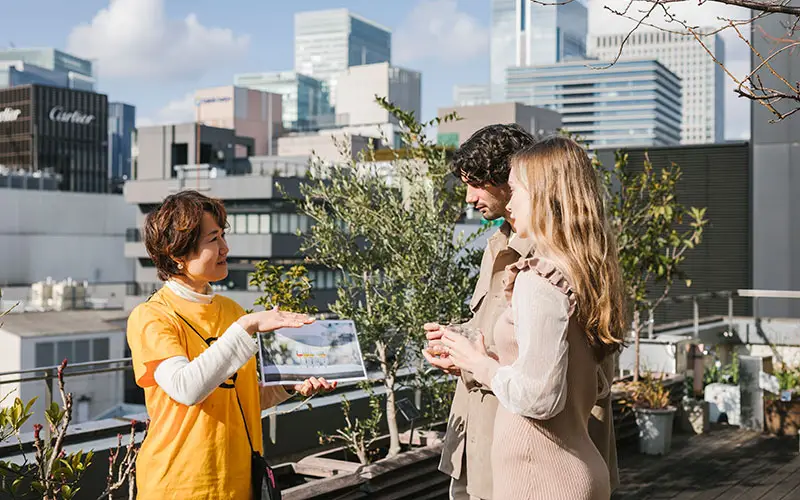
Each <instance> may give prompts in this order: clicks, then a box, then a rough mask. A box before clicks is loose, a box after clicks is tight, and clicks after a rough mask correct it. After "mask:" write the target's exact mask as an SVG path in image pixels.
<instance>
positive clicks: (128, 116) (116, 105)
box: [108, 102, 136, 193]
mask: <svg viewBox="0 0 800 500" xmlns="http://www.w3.org/2000/svg"><path fill="white" fill-rule="evenodd" d="M135 132H136V108H135V107H134V106H131V105H130V104H125V103H122V102H110V103H108V178H109V181H110V182H111V190H112V191H113V192H116V193H121V192H122V184H123V183H124V182H125V181H126V180H128V179H130V178H131V174H132V168H133V156H132V155H133V137H134V134H135Z"/></svg>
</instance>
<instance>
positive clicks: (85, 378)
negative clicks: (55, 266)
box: [17, 313, 127, 432]
mask: <svg viewBox="0 0 800 500" xmlns="http://www.w3.org/2000/svg"><path fill="white" fill-rule="evenodd" d="M31 314H36V313H31ZM97 338H108V339H109V359H121V358H124V357H125V346H126V345H127V340H126V338H125V332H123V331H122V330H118V331H110V332H104V333H93V334H84V335H81V334H74V335H62V336H47V337H25V338H22V339H21V344H20V349H18V351H17V352H18V353H19V356H20V360H21V369H22V370H27V369H31V368H36V361H35V354H36V344H37V343H39V342H59V341H76V340H87V339H88V340H91V339H97ZM20 385H21V387H20V390H19V394H20V397H21V398H22V400H23V401H29V400H30V399H32V398H37V399H36V403H34V405H33V407H32V410H33V417H31V419H30V420H29V421H28V422H27V423H26V424H25V427H24V428H23V432H28V431H30V430H32V429H33V424H36V423H39V424H44V423H45V419H44V416H43V415H44V410H45V401H46V389H45V382H44V381H34V382H26V383H24V384H20ZM65 388H66V391H67V392H71V393H72V401H73V405H74V406H73V412H75V411H77V404H78V400H79V399H80V398H81V396H87V397H89V398H91V401H90V402H89V419H92V418H94V417H95V416H96V415H98V414H100V413H102V412H104V411H105V410H108V409H109V408H111V407H113V406H116V405H118V404H121V403H123V402H124V398H125V372H123V371H120V372H109V373H99V374H95V375H80V376H75V377H69V376H67V377H66V378H65ZM53 401H55V402H57V403H59V404H61V403H62V401H61V396H60V395H59V393H58V384H57V383H56V382H55V381H54V383H53ZM73 415H75V414H73Z"/></svg>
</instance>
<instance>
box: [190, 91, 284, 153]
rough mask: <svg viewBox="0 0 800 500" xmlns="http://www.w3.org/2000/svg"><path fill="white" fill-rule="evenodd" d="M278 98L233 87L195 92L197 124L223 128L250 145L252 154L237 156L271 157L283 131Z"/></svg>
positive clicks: (279, 96) (266, 93) (272, 94)
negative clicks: (251, 141)
mask: <svg viewBox="0 0 800 500" xmlns="http://www.w3.org/2000/svg"><path fill="white" fill-rule="evenodd" d="M282 109H283V108H282V96H281V95H280V94H275V93H270V92H262V91H260V90H252V89H245V88H241V87H236V86H232V85H229V86H225V87H214V88H209V89H202V90H198V91H197V92H195V119H196V121H197V122H198V123H201V124H204V125H210V126H212V127H216V128H227V129H232V130H234V131H235V133H236V135H238V136H241V137H250V138H252V139H253V141H254V149H253V151H250V152H247V151H244V150H243V149H242V148H239V149H238V151H237V152H236V154H237V155H238V156H249V155H253V154H255V155H273V154H275V153H276V149H277V139H278V137H280V135H281V132H282V130H283V118H282Z"/></svg>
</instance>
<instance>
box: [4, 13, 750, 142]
mask: <svg viewBox="0 0 800 500" xmlns="http://www.w3.org/2000/svg"><path fill="white" fill-rule="evenodd" d="M615 1H619V0H590V1H589V5H590V13H591V15H590V30H591V31H596V32H600V31H602V32H609V31H615V30H617V31H622V30H623V29H624V27H625V24H624V20H615V19H611V18H609V17H608V15H607V14H604V13H603V9H602V5H600V4H608V3H610V2H615ZM0 4H2V11H3V14H4V16H3V17H4V18H5V19H4V21H6V22H4V25H3V31H2V37H3V39H0V46H4V45H7V44H10V43H13V44H14V45H16V46H17V47H31V46H34V47H44V46H53V47H57V48H61V49H65V50H70V51H71V52H73V53H75V54H76V55H79V56H83V57H89V58H92V59H94V60H95V61H96V72H97V73H98V78H99V85H98V87H99V88H98V90H99V91H101V92H103V93H106V94H108V95H109V98H110V99H111V100H116V101H124V102H129V103H131V104H134V105H136V106H137V114H138V117H139V118H140V119H143V120H144V121H145V122H161V121H173V120H186V119H190V118H191V113H192V107H191V99H190V95H191V94H192V93H193V91H194V90H195V89H197V88H203V87H209V86H215V85H228V84H231V83H232V82H233V75H234V74H235V73H238V72H251V71H272V70H289V69H291V68H292V66H293V39H292V37H293V25H294V21H293V17H294V13H295V12H297V11H304V10H317V9H325V8H338V7H346V8H349V9H351V10H352V11H353V12H356V13H358V14H360V15H362V16H364V17H367V18H369V19H372V20H374V21H376V22H378V23H380V24H383V25H384V26H387V27H389V28H390V29H391V30H392V32H393V55H392V57H393V62H394V63H395V64H398V65H401V66H404V67H407V68H410V69H414V70H418V71H421V72H422V82H423V84H422V85H423V92H422V96H423V97H422V101H423V102H422V106H423V117H424V118H431V117H433V116H435V113H436V109H437V108H438V107H441V106H447V105H449V104H451V101H452V88H453V85H454V84H458V83H483V82H485V81H486V80H487V79H488V72H489V55H488V29H489V19H490V1H489V0H294V1H284V0H228V1H226V2H220V1H218V0H216V1H212V0H194V1H189V0H110V1H109V0H76V1H72V2H67V1H65V0H24V1H16V2H15V1H12V0H0ZM698 15H702V16H704V17H708V19H712V20H713V19H714V17H713V15H712V14H709V13H707V12H706V13H703V14H695V17H697V16H698ZM604 16H605V17H604ZM9 21H10V22H9ZM729 54H730V52H729ZM728 108H730V109H726V111H727V113H726V114H727V115H728V116H727V117H726V118H727V119H726V122H728V124H729V126H728V128H729V131H728V132H729V133H728V134H727V135H728V136H729V137H731V138H740V137H741V136H742V134H743V133H744V130H743V129H742V125H741V123H742V122H743V118H744V115H743V113H744V112H745V111H746V109H745V108H746V105H745V103H744V102H742V101H741V100H740V101H739V103H736V102H735V100H734V99H731V101H730V104H729V105H728Z"/></svg>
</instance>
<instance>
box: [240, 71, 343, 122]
mask: <svg viewBox="0 0 800 500" xmlns="http://www.w3.org/2000/svg"><path fill="white" fill-rule="evenodd" d="M233 84H234V85H235V86H237V87H242V88H247V89H253V90H260V91H262V92H271V93H273V94H280V95H281V96H282V97H281V103H282V108H283V112H282V119H283V128H284V129H286V130H303V129H306V128H309V127H313V126H315V125H317V124H333V109H332V108H331V105H330V102H329V100H328V86H327V84H326V83H325V82H323V81H322V80H317V79H316V78H312V77H310V76H306V75H302V74H300V73H297V72H295V71H274V72H270V73H246V74H241V75H236V76H235V77H234V82H233Z"/></svg>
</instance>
